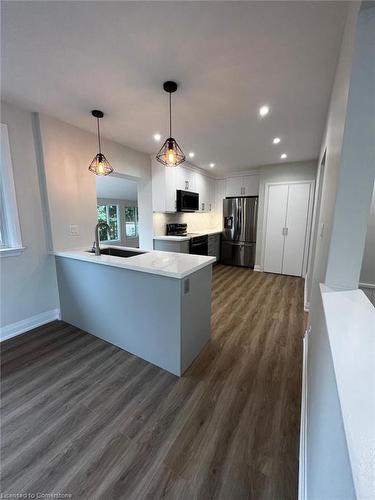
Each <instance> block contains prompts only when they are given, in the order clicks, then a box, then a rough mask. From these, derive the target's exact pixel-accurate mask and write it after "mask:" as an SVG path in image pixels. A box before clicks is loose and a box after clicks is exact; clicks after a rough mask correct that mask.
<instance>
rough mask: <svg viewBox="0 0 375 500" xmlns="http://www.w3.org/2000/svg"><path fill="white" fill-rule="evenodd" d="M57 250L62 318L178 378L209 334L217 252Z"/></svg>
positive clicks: (200, 348) (120, 248)
mask: <svg viewBox="0 0 375 500" xmlns="http://www.w3.org/2000/svg"><path fill="white" fill-rule="evenodd" d="M105 248H108V247H106V246H103V249H105ZM111 248H115V249H119V250H120V251H121V250H125V251H127V250H128V251H132V252H134V248H126V247H113V246H111ZM54 255H55V258H56V269H57V280H58V287H59V295H60V304H61V319H62V320H63V321H66V322H67V323H70V324H72V325H74V326H76V327H78V328H80V329H82V330H84V331H87V332H89V333H91V334H93V335H95V336H97V337H99V338H101V339H103V340H106V341H107V342H110V343H112V344H114V345H116V346H118V347H121V348H122V349H125V350H126V351H128V352H130V353H132V354H135V355H137V356H139V357H140V358H143V359H145V360H146V361H149V362H151V363H153V364H155V365H157V366H160V367H161V368H163V369H165V370H167V371H169V372H171V373H173V374H175V375H178V376H181V375H182V374H183V373H184V371H185V370H186V369H187V368H188V367H189V366H190V364H191V363H192V362H193V361H194V359H195V358H196V357H197V356H198V354H199V353H200V351H201V350H202V348H203V347H204V345H205V344H206V343H207V341H208V340H209V338H210V329H211V326H210V322H211V272H212V264H213V263H214V262H215V258H214V257H207V256H201V255H189V254H177V253H172V252H158V251H150V252H142V251H141V250H139V255H135V256H132V257H127V258H124V257H117V256H113V255H99V256H95V255H94V254H92V253H90V252H88V251H87V250H85V249H81V250H67V251H61V252H55V253H54Z"/></svg>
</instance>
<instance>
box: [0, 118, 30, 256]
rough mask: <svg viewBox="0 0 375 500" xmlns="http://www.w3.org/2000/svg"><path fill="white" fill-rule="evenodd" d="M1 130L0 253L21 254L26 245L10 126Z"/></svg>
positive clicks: (5, 254) (2, 127)
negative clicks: (11, 150)
mask: <svg viewBox="0 0 375 500" xmlns="http://www.w3.org/2000/svg"><path fill="white" fill-rule="evenodd" d="M0 130H1V163H0V255H1V256H8V255H19V254H20V253H21V252H22V250H23V249H24V247H23V246H22V241H21V231H20V224H19V220H18V209H17V200H16V191H15V188H14V179H13V169H12V160H11V157H10V147H9V138H8V127H7V126H6V125H4V124H1V129H0Z"/></svg>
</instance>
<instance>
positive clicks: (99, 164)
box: [89, 109, 113, 175]
mask: <svg viewBox="0 0 375 500" xmlns="http://www.w3.org/2000/svg"><path fill="white" fill-rule="evenodd" d="M91 114H92V116H93V117H94V118H96V122H97V127H98V148H99V153H98V154H97V155H95V156H94V159H93V160H92V162H91V163H90V166H89V170H90V172H92V173H93V174H95V175H109V174H111V173H112V172H113V168H112V167H111V165H110V163H109V161H108V160H107V158H106V157H105V156H104V155H103V153H102V144H101V140H100V125H99V120H100V119H101V118H103V116H104V113H103V111H100V110H98V109H93V110H92V111H91Z"/></svg>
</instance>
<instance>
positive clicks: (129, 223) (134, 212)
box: [125, 207, 138, 238]
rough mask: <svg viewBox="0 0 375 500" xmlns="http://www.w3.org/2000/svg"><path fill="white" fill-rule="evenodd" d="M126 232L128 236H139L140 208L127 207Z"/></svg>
mask: <svg viewBox="0 0 375 500" xmlns="http://www.w3.org/2000/svg"><path fill="white" fill-rule="evenodd" d="M125 234H126V237H127V238H137V237H138V208H137V207H125Z"/></svg>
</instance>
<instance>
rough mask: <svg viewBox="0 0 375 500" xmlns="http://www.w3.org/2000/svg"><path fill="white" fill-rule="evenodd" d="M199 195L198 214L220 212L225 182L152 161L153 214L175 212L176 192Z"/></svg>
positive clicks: (180, 167)
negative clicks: (219, 187) (181, 191)
mask: <svg viewBox="0 0 375 500" xmlns="http://www.w3.org/2000/svg"><path fill="white" fill-rule="evenodd" d="M218 182H220V186H221V192H220V194H219V197H220V201H217V189H216V184H217V183H218ZM177 189H181V190H183V191H192V192H195V193H198V194H199V212H214V211H215V210H216V211H217V210H218V209H219V211H221V210H222V205H223V201H222V199H223V198H225V180H221V181H217V180H216V179H212V178H211V177H208V176H207V175H205V174H203V173H201V172H198V171H195V170H190V169H188V168H184V167H182V166H181V165H180V166H178V167H165V166H164V165H162V164H161V163H159V162H157V161H156V160H152V208H153V211H154V212H176V191H177Z"/></svg>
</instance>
